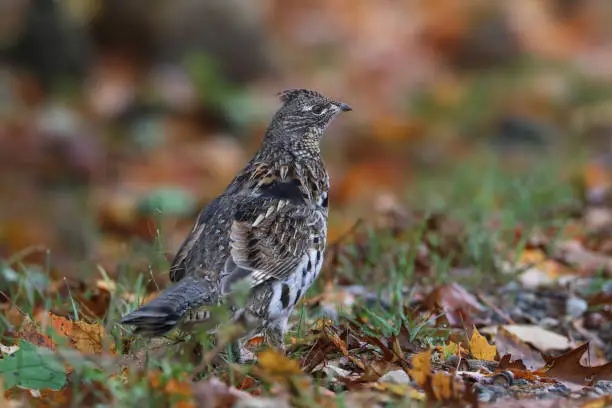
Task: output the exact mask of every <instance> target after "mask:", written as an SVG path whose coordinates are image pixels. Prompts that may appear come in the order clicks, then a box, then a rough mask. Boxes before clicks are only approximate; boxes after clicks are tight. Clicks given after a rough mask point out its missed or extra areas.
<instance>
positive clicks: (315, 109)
mask: <svg viewBox="0 0 612 408" xmlns="http://www.w3.org/2000/svg"><path fill="white" fill-rule="evenodd" d="M324 109H325V108H324V107H323V105H315V106H313V107H312V109H311V112H312V113H314V114H315V115H320V114H322V113H323V110H324Z"/></svg>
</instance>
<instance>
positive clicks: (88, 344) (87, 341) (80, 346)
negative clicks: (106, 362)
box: [70, 321, 104, 354]
mask: <svg viewBox="0 0 612 408" xmlns="http://www.w3.org/2000/svg"><path fill="white" fill-rule="evenodd" d="M103 339H104V327H102V326H101V325H99V324H97V323H94V324H90V323H86V322H82V321H75V322H72V333H71V335H70V340H71V341H72V344H73V345H74V348H76V349H77V350H79V351H82V352H83V353H91V354H99V353H102V340H103Z"/></svg>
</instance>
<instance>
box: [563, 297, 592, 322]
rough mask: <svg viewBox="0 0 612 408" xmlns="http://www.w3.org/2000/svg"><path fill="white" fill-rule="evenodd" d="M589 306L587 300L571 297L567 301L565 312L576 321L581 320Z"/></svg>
mask: <svg viewBox="0 0 612 408" xmlns="http://www.w3.org/2000/svg"><path fill="white" fill-rule="evenodd" d="M588 307H589V305H588V303H587V302H586V300H584V299H581V298H579V297H576V296H570V297H569V298H567V300H566V301H565V312H566V313H567V314H568V315H570V316H571V317H573V318H574V319H577V318H579V317H580V316H582V315H583V314H584V312H586V310H587V309H588Z"/></svg>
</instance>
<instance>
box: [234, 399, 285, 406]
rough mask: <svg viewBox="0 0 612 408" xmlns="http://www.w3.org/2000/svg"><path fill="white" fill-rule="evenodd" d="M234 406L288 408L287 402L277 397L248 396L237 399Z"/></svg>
mask: <svg viewBox="0 0 612 408" xmlns="http://www.w3.org/2000/svg"><path fill="white" fill-rule="evenodd" d="M234 408H289V404H287V403H286V402H284V401H280V400H279V399H278V398H250V399H245V400H240V401H237V402H236V403H235V404H234Z"/></svg>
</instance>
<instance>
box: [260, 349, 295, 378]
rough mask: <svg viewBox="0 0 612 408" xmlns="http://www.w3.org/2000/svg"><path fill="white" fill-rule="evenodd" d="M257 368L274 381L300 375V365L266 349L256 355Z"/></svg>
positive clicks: (277, 352) (278, 352)
mask: <svg viewBox="0 0 612 408" xmlns="http://www.w3.org/2000/svg"><path fill="white" fill-rule="evenodd" d="M257 360H258V363H259V367H260V368H261V369H262V370H263V372H264V374H265V375H266V376H268V377H270V378H272V379H274V380H275V381H283V380H286V379H287V378H288V377H290V376H292V375H301V374H303V373H302V370H301V369H300V363H299V361H297V360H291V359H289V358H287V356H286V355H284V354H283V353H281V352H280V351H277V350H274V349H268V350H265V351H262V352H261V353H259V354H257Z"/></svg>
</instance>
